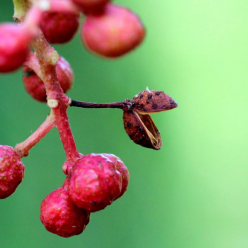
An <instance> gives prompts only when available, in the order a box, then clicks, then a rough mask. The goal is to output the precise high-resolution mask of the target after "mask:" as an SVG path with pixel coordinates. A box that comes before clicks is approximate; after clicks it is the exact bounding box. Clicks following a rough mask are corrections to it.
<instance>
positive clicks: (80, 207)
mask: <svg viewBox="0 0 248 248" xmlns="http://www.w3.org/2000/svg"><path fill="white" fill-rule="evenodd" d="M63 171H64V172H65V173H66V174H67V177H66V180H65V182H64V185H63V186H62V187H61V188H59V189H56V190H55V191H53V192H52V193H50V194H49V195H48V196H47V197H46V198H45V199H44V200H43V202H42V204H41V215H40V219H41V221H42V223H43V224H44V226H45V228H46V229H47V230H48V231H50V232H52V233H55V234H57V235H60V236H63V237H70V236H72V235H77V234H80V233H81V232H82V231H83V230H84V228H85V226H86V225H87V224H88V222H89V218H90V212H96V211H99V210H102V209H104V208H105V207H106V206H108V205H110V204H111V203H112V202H113V201H115V200H116V199H118V198H120V197H121V196H122V195H123V194H124V193H125V191H126V190H127V186H128V181H129V173H128V170H127V167H126V166H125V165H124V163H123V162H122V161H121V160H120V159H119V158H118V157H116V156H114V155H112V154H89V155H86V156H82V157H81V158H79V159H78V160H77V161H76V163H75V164H74V165H71V164H70V163H68V162H66V163H65V164H64V166H63Z"/></svg>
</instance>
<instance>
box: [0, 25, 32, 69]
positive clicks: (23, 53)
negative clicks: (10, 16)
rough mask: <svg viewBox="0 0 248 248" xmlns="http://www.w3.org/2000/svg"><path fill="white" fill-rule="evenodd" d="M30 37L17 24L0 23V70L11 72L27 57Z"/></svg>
mask: <svg viewBox="0 0 248 248" xmlns="http://www.w3.org/2000/svg"><path fill="white" fill-rule="evenodd" d="M30 42H31V37H30V35H29V34H28V32H27V31H26V30H25V29H24V28H23V27H22V26H21V25H17V24H2V25H0V72H3V73H4V72H12V71H14V70H16V69H18V68H19V67H21V66H22V64H23V63H24V62H25V60H26V59H27V56H28V53H29V47H30Z"/></svg>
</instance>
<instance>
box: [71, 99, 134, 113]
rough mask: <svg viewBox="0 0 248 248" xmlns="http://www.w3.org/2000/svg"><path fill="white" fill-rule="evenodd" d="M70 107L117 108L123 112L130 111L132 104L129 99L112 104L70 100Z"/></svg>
mask: <svg viewBox="0 0 248 248" xmlns="http://www.w3.org/2000/svg"><path fill="white" fill-rule="evenodd" d="M70 106H71V107H80V108H118V109H122V110H124V111H126V110H130V109H131V107H132V103H131V101H130V100H129V99H126V100H125V101H123V102H112V103H94V102H79V101H75V100H71V102H70Z"/></svg>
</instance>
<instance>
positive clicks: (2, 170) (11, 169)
mask: <svg viewBox="0 0 248 248" xmlns="http://www.w3.org/2000/svg"><path fill="white" fill-rule="evenodd" d="M24 170H25V167H24V165H23V163H22V161H21V159H20V158H19V157H18V155H17V154H16V153H15V151H14V149H13V148H12V147H10V146H2V145H0V199H4V198H6V197H8V196H10V195H11V194H13V193H14V192H15V190H16V188H17V186H18V185H19V184H20V183H21V181H22V179H23V177H24Z"/></svg>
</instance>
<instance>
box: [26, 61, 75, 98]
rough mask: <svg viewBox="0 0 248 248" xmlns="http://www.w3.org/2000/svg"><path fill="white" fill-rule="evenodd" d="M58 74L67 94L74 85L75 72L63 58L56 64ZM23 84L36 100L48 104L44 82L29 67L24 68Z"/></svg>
mask: <svg viewBox="0 0 248 248" xmlns="http://www.w3.org/2000/svg"><path fill="white" fill-rule="evenodd" d="M56 72H57V76H58V79H59V83H60V85H61V87H62V89H63V91H64V93H66V92H67V91H68V90H69V89H70V88H71V86H72V84H73V71H72V68H71V66H70V64H69V63H68V62H67V61H66V60H65V59H64V58H63V57H60V58H59V61H58V63H57V64H56ZM23 83H24V86H25V89H26V91H27V92H28V93H29V94H30V95H31V96H32V97H33V98H34V99H35V100H37V101H40V102H46V90H45V85H44V83H43V81H42V80H41V79H40V78H39V77H38V76H37V74H36V73H35V72H34V71H33V70H31V69H30V68H28V67H27V66H24V67H23Z"/></svg>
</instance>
